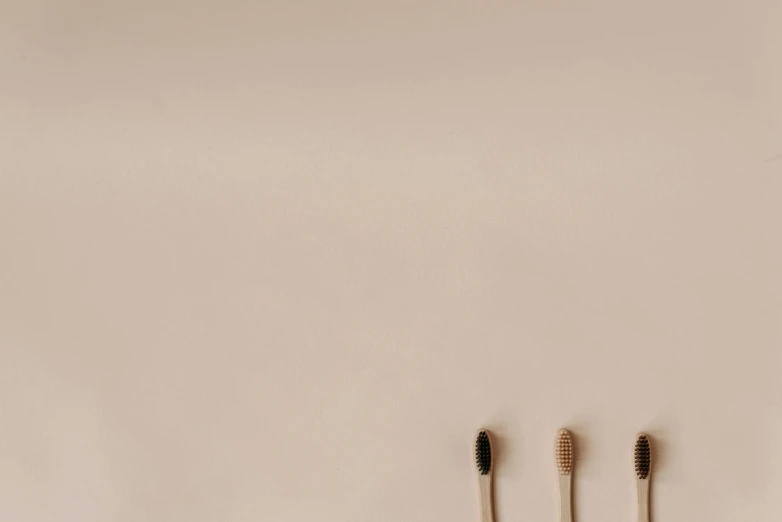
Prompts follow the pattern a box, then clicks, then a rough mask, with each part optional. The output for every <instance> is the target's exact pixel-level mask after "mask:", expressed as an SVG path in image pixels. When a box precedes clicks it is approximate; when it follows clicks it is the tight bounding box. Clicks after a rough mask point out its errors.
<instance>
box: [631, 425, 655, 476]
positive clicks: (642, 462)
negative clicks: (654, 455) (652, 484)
mask: <svg viewBox="0 0 782 522" xmlns="http://www.w3.org/2000/svg"><path fill="white" fill-rule="evenodd" d="M634 457H635V474H636V475H637V476H638V478H639V479H645V478H646V477H648V476H649V465H650V463H651V448H650V447H649V439H648V438H646V435H639V436H638V439H637V440H636V441H635V455H634Z"/></svg>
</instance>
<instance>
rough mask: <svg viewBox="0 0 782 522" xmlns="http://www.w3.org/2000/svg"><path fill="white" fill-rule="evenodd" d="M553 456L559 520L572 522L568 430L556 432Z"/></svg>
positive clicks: (571, 445)
mask: <svg viewBox="0 0 782 522" xmlns="http://www.w3.org/2000/svg"><path fill="white" fill-rule="evenodd" d="M554 456H555V457H556V460H557V470H558V471H559V520H560V522H573V505H572V502H573V494H572V488H573V439H572V437H571V436H570V432H569V431H568V430H559V431H558V432H557V442H556V444H555V446H554Z"/></svg>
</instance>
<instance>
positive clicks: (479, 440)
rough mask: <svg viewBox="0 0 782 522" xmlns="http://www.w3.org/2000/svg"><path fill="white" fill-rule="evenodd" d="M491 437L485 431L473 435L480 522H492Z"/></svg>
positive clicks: (492, 467)
mask: <svg viewBox="0 0 782 522" xmlns="http://www.w3.org/2000/svg"><path fill="white" fill-rule="evenodd" d="M492 457H493V455H492V448H491V436H490V435H489V432H488V431H486V430H483V429H481V430H478V432H477V433H476V434H475V470H476V471H477V472H478V492H479V494H480V502H481V522H494V503H493V496H492V472H493V471H494V465H493V464H494V462H493V460H494V459H493V458H492Z"/></svg>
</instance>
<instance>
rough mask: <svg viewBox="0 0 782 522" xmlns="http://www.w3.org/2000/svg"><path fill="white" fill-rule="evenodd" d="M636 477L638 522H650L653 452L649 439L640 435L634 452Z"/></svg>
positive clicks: (636, 439)
mask: <svg viewBox="0 0 782 522" xmlns="http://www.w3.org/2000/svg"><path fill="white" fill-rule="evenodd" d="M633 454H634V455H633V457H634V461H635V477H636V480H635V482H636V485H637V486H638V522H649V486H650V485H651V484H650V482H651V480H650V477H651V474H652V451H651V447H650V446H649V437H647V436H646V435H644V434H643V433H639V434H638V435H637V436H636V438H635V448H634V452H633Z"/></svg>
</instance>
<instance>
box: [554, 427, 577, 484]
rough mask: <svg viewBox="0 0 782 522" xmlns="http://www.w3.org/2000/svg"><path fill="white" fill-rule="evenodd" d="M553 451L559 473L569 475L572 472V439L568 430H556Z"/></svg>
mask: <svg viewBox="0 0 782 522" xmlns="http://www.w3.org/2000/svg"><path fill="white" fill-rule="evenodd" d="M554 452H555V454H556V457H557V469H559V474H560V475H570V474H571V473H572V472H573V439H572V438H571V437H570V432H569V431H568V430H559V432H557V444H556V446H555V449H554Z"/></svg>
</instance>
